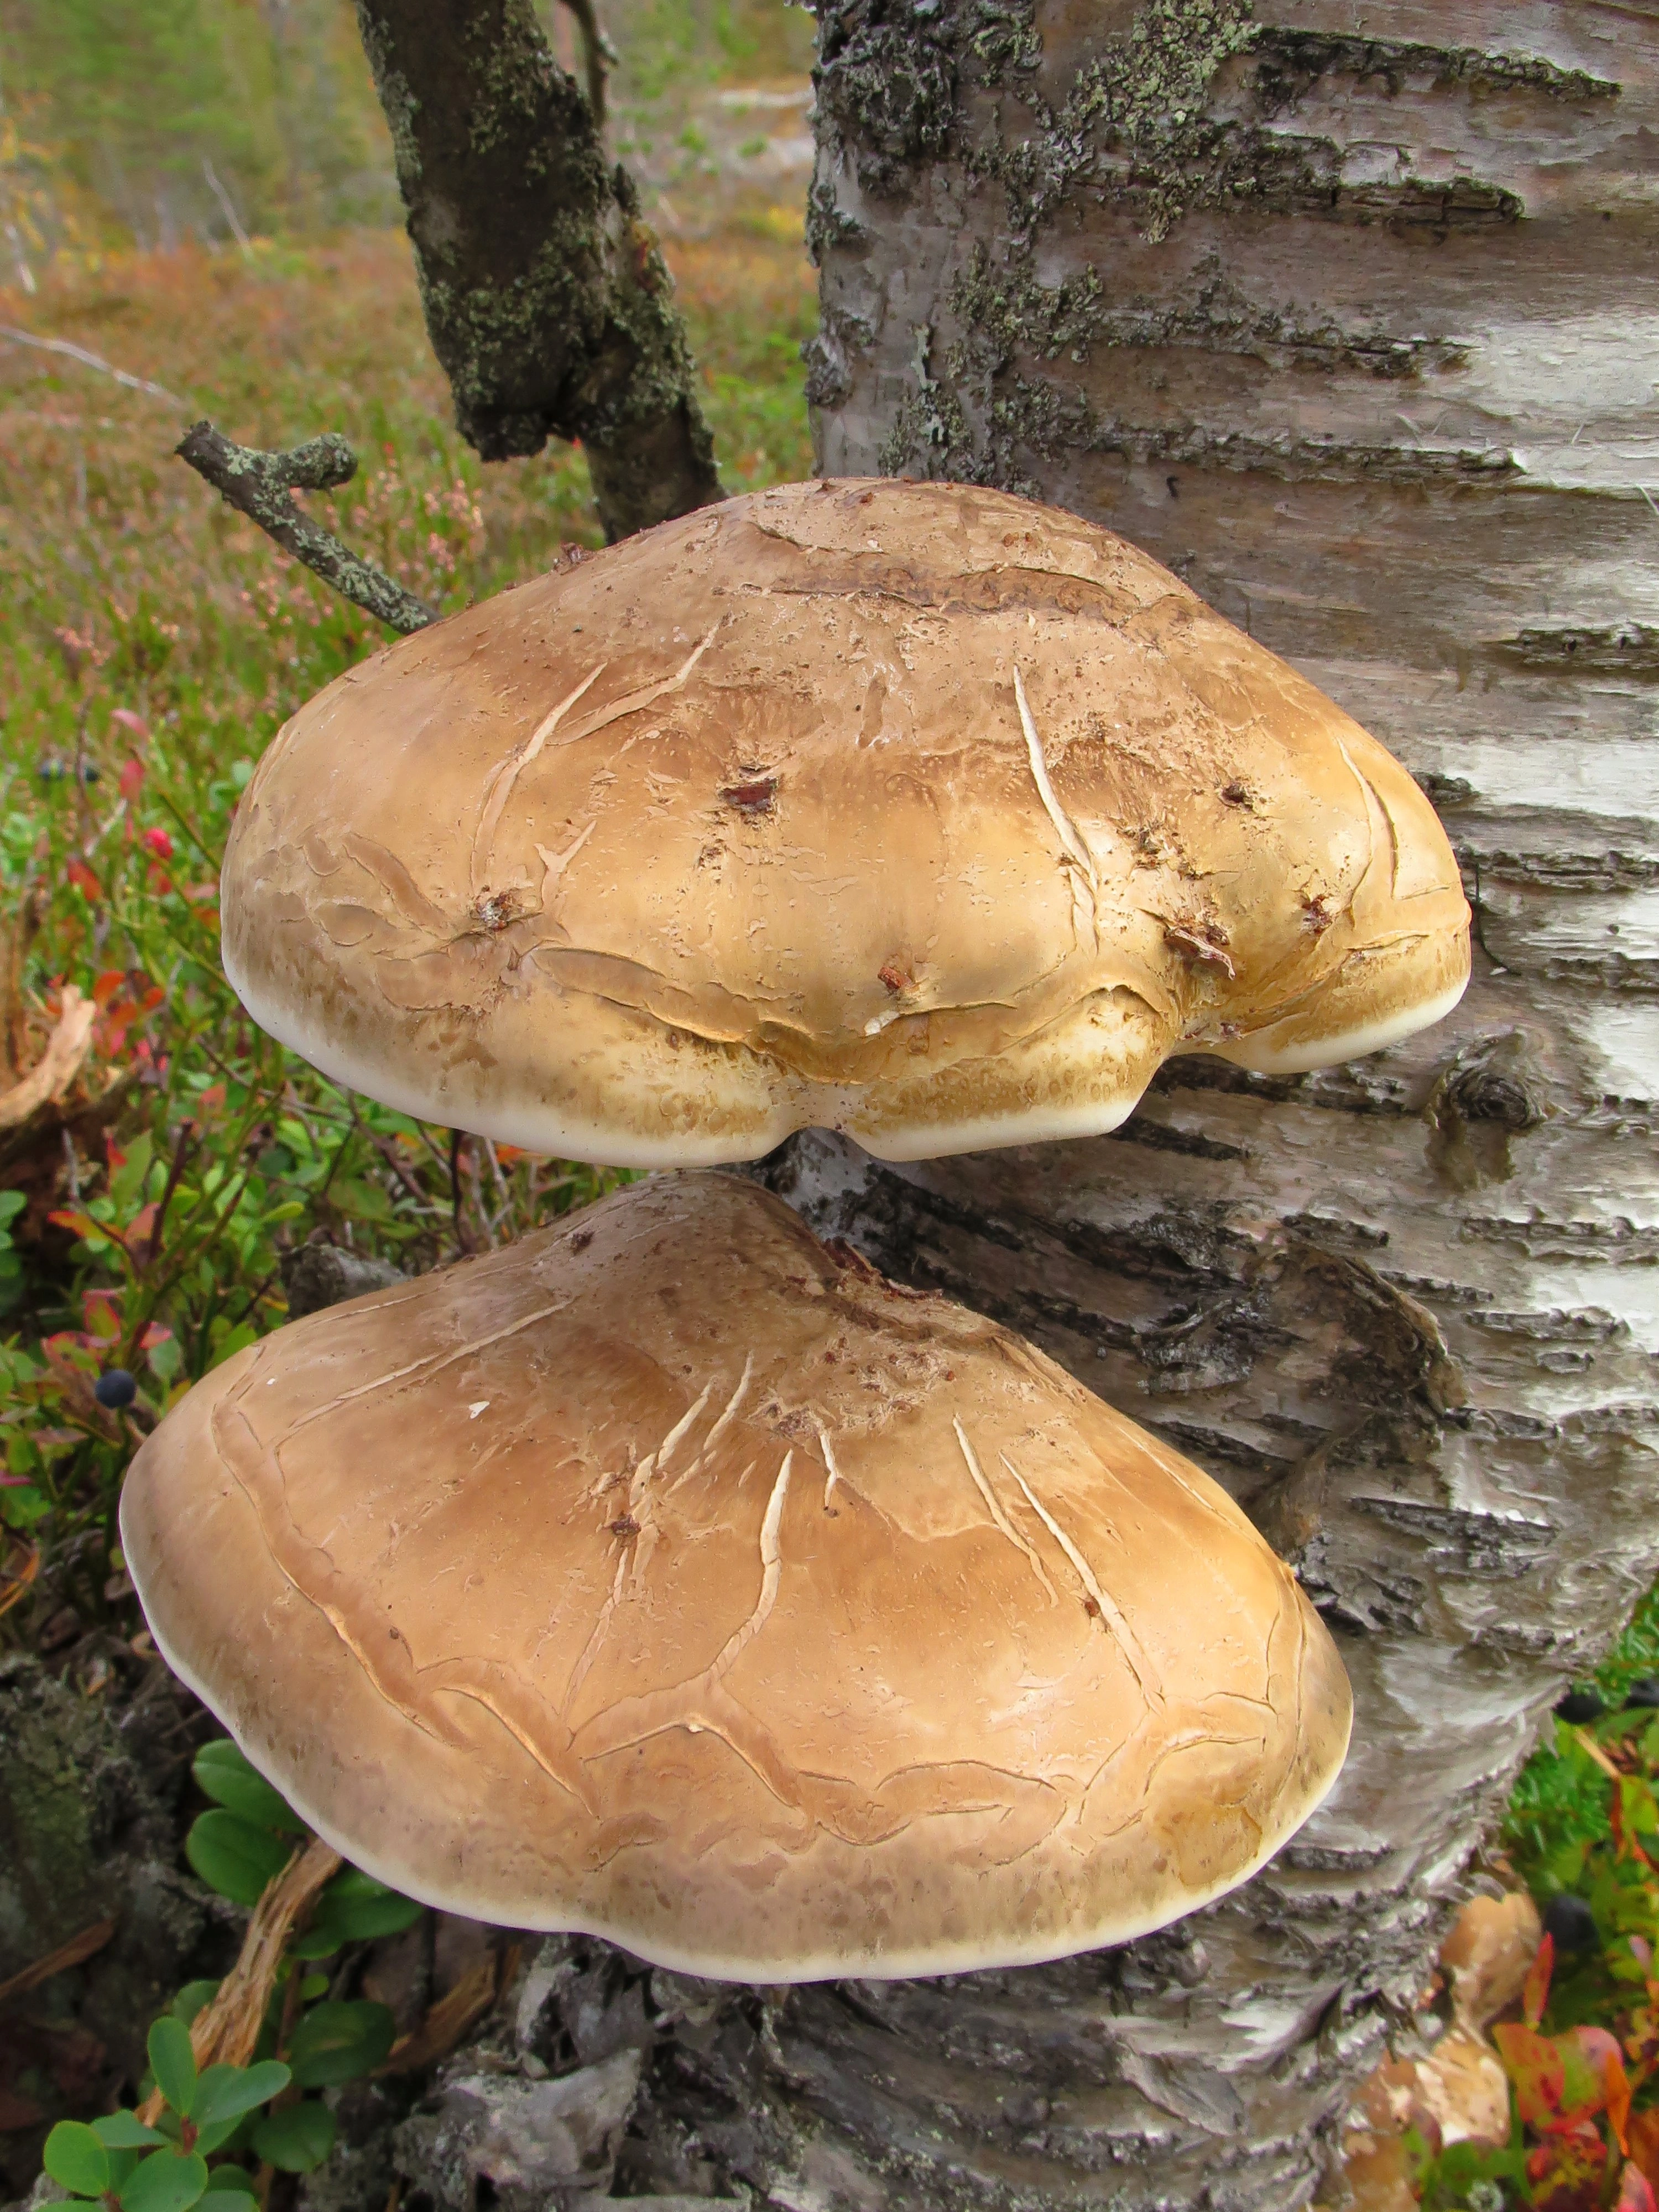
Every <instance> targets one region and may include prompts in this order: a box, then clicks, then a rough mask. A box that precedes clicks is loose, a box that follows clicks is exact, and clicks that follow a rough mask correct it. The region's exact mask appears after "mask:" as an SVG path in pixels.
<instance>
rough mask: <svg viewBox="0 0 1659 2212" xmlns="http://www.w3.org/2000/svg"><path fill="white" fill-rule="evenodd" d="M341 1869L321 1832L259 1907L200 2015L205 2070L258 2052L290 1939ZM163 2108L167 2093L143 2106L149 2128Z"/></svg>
mask: <svg viewBox="0 0 1659 2212" xmlns="http://www.w3.org/2000/svg"><path fill="white" fill-rule="evenodd" d="M339 1870H340V1854H339V1853H338V1851H337V1850H333V1849H332V1848H331V1846H330V1845H329V1844H325V1843H324V1842H323V1840H322V1838H320V1837H319V1836H313V1838H312V1839H311V1841H310V1842H309V1843H308V1844H307V1845H306V1846H305V1848H304V1850H300V1851H296V1852H295V1855H294V1857H292V1858H291V1859H290V1860H289V1863H288V1864H287V1865H286V1866H285V1867H284V1868H283V1871H282V1872H281V1874H279V1875H277V1876H276V1879H275V1881H271V1882H269V1883H268V1884H267V1885H266V1887H265V1893H264V1896H263V1897H262V1898H261V1899H259V1902H258V1904H257V1905H255V1906H254V1908H253V1914H252V1918H251V1919H250V1920H249V1922H248V1923H247V1934H246V1936H244V1937H243V1938H242V1949H241V1955H240V1957H239V1958H238V1960H237V1961H236V1964H235V1965H234V1966H233V1967H232V1968H231V1970H230V1972H228V1974H227V1975H226V1977H225V1978H224V1980H223V1981H222V1982H221V1983H220V1984H219V1993H218V1995H217V1996H216V1997H215V1998H214V2000H213V2002H212V2003H211V2004H210V2005H208V2006H205V2007H204V2009H203V2010H202V2011H200V2012H199V2013H197V2015H196V2018H195V2021H193V2022H192V2024H191V2031H190V2041H191V2050H192V2051H194V2052H195V2054H196V2064H197V2069H198V2070H200V2069H204V2068H206V2067H209V2066H246V2064H247V2063H248V2061H249V2060H250V2059H251V2058H252V2056H253V2046H254V2045H255V2044H256V2043H257V2042H258V2036H259V2029H260V2027H261V2025H262V2023H263V2022H264V2016H265V2008H266V2007H267V2006H268V2005H269V2004H270V1993H271V1991H272V1990H274V1989H275V1988H276V1976H277V1972H278V1971H279V1969H280V1968H281V1966H282V1963H283V1954H284V1953H285V1952H286V1950H287V1948H288V1939H289V1936H291V1935H292V1934H293V1933H294V1930H295V1928H296V1927H297V1926H298V1924H299V1923H300V1922H301V1920H302V1919H303V1918H304V1917H305V1916H306V1915H307V1913H308V1912H309V1911H310V1910H311V1908H312V1906H313V1905H314V1904H315V1903H316V1902H317V1899H318V1898H319V1896H320V1895H321V1893H322V1891H323V1889H324V1887H325V1884H327V1883H328V1882H330V1881H332V1879H333V1877H334V1876H335V1875H337V1873H338V1872H339ZM160 2111H161V2091H160V2090H159V2089H158V2090H157V2091H156V2092H155V2094H154V2095H153V2096H151V2097H149V2099H147V2100H146V2101H145V2102H144V2103H143V2105H141V2106H139V2108H138V2117H139V2118H140V2119H141V2120H143V2123H144V2124H145V2125H146V2126H147V2127H149V2126H154V2124H155V2117H156V2114H157V2113H158V2112H160Z"/></svg>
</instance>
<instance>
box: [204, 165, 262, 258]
mask: <svg viewBox="0 0 1659 2212" xmlns="http://www.w3.org/2000/svg"><path fill="white" fill-rule="evenodd" d="M202 174H203V175H204V177H205V178H206V179H207V183H208V190H209V191H210V192H211V193H212V195H213V197H214V198H215V199H216V200H217V201H218V203H219V207H220V211H221V212H222V215H223V216H224V218H225V221H226V222H228V224H229V225H230V230H231V235H232V237H233V238H234V240H236V243H237V245H238V246H240V248H241V249H242V258H243V259H244V260H246V261H252V258H253V241H252V239H251V238H250V237H249V236H248V234H247V233H246V231H245V230H244V229H243V228H242V218H241V217H240V216H239V215H238V214H237V212H236V204H235V202H234V200H233V199H232V198H231V197H230V194H229V193H228V191H226V190H225V188H224V186H223V185H222V184H221V182H220V181H219V172H218V171H217V170H216V168H215V167H214V166H213V164H212V162H211V161H209V159H208V157H207V155H205V154H204V155H203V156H202Z"/></svg>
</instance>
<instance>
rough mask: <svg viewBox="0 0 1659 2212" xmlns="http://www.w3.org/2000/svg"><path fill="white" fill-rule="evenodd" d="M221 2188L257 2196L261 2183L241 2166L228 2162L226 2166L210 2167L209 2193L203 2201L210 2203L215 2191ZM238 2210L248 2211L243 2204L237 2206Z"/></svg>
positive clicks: (241, 2211) (248, 2195)
mask: <svg viewBox="0 0 1659 2212" xmlns="http://www.w3.org/2000/svg"><path fill="white" fill-rule="evenodd" d="M219 2190H223V2191H227V2192H230V2191H234V2192H235V2193H237V2194H239V2195H241V2196H246V2197H257V2196H258V2193H259V2185H258V2182H257V2181H256V2180H255V2179H253V2176H252V2174H251V2173H248V2172H246V2171H245V2170H244V2169H243V2168H242V2167H241V2166H232V2165H229V2164H226V2165H224V2166H210V2167H209V2168H208V2193H207V2196H206V2197H204V2198H203V2200H202V2202H203V2203H204V2204H205V2203H210V2201H211V2199H212V2197H213V2196H214V2194H215V2192H216V2191H219ZM237 2212H246V2206H241V2207H239V2208H237Z"/></svg>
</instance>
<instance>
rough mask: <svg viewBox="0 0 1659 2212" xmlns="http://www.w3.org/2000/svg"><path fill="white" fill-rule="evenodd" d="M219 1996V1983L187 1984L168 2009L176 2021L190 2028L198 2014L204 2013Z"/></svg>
mask: <svg viewBox="0 0 1659 2212" xmlns="http://www.w3.org/2000/svg"><path fill="white" fill-rule="evenodd" d="M218 1994H219V1984H218V1983H217V1982H186V1983H185V1986H184V1987H183V1989H181V1990H179V1994H178V1996H176V1997H174V1999H173V2002H172V2004H171V2005H170V2006H169V2007H168V2008H167V2009H168V2010H169V2011H170V2012H171V2013H172V2015H173V2018H174V2020H181V2021H183V2022H184V2023H185V2027H190V2026H191V2023H192V2021H194V2020H195V2018H196V2015H197V2013H198V2012H204V2011H205V2010H206V2009H207V2008H208V2006H209V2005H210V2004H211V2003H212V2002H213V2000H214V1999H215V1997H216V1996H218Z"/></svg>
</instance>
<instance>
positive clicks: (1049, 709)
mask: <svg viewBox="0 0 1659 2212" xmlns="http://www.w3.org/2000/svg"><path fill="white" fill-rule="evenodd" d="M223 915H224V934H223V947H224V959H225V965H226V971H227V973H228V975H229V976H230V978H231V981H232V982H233V983H234V985H235V987H236V988H237V990H238V991H239V992H240V994H241V997H242V999H243V1000H244V1001H245V1003H246V1006H247V1007H248V1010H249V1011H250V1012H251V1013H252V1015H253V1017H254V1018H255V1019H256V1020H257V1021H258V1022H259V1023H260V1024H262V1025H263V1026H264V1028H265V1029H267V1030H270V1032H271V1033H272V1034H273V1035H274V1036H277V1037H280V1038H281V1039H282V1040H283V1042H285V1043H287V1044H289V1045H291V1046H292V1047H293V1048H295V1050H296V1051H298V1052H301V1053H302V1054H305V1056H306V1057H307V1059H308V1060H313V1061H314V1062H315V1063H316V1065H317V1066H319V1067H321V1068H323V1069H325V1071H326V1072H327V1073H329V1074H330V1075H331V1076H334V1077H335V1078H337V1079H338V1080H340V1081H342V1082H345V1083H348V1084H350V1085H355V1086H356V1088H358V1089H360V1090H362V1091H368V1093H370V1094H371V1095H372V1096H373V1097H377V1098H380V1099H382V1100H384V1101H386V1103H389V1104H392V1105H394V1106H398V1107H400V1108H403V1109H405V1110H406V1111H408V1112H410V1113H412V1114H416V1115H422V1116H423V1117H425V1118H426V1119H428V1120H432V1121H441V1122H443V1123H446V1124H447V1125H449V1126H452V1127H465V1128H468V1129H474V1130H477V1131H480V1132H482V1133H484V1134H487V1135H489V1136H493V1137H497V1138H502V1139H509V1140H510V1141H512V1142H513V1143H515V1144H520V1145H524V1146H529V1147H531V1148H532V1149H538V1150H542V1151H546V1152H556V1153H560V1154H563V1155H566V1156H568V1157H572V1158H581V1159H599V1160H605V1161H610V1162H613V1163H617V1164H624V1165H626V1164H632V1165H636V1166H664V1165H689V1164H699V1163H709V1162H716V1161H722V1160H736V1159H746V1158H757V1157H758V1156H759V1155H760V1154H762V1153H763V1152H767V1151H769V1149H770V1148H771V1147H772V1146H775V1145H776V1144H777V1143H778V1142H780V1141H781V1139H782V1138H784V1137H785V1136H787V1134H788V1133H789V1132H790V1131H791V1130H792V1129H796V1128H799V1127H805V1126H809V1125H815V1124H816V1125H820V1126H826V1127H836V1128H840V1129H844V1130H846V1131H848V1133H850V1134H851V1135H853V1136H854V1137H856V1138H857V1139H858V1140H859V1141H860V1144H862V1145H864V1146H866V1147H867V1148H868V1149H869V1150H870V1151H872V1152H875V1153H878V1154H879V1155H880V1156H882V1157H884V1158H893V1159H899V1158H922V1157H927V1156H931V1155H934V1154H938V1153H942V1152H963V1151H968V1150H971V1149H973V1148H975V1147H977V1146H993V1145H1002V1144H1013V1143H1017V1142H1023V1141H1027V1140H1030V1139H1044V1138H1051V1137H1062V1136H1083V1135H1089V1134H1093V1133H1099V1132H1101V1131H1103V1130H1106V1129H1110V1128H1113V1127H1115V1126H1116V1125H1117V1123H1118V1122H1120V1121H1121V1120H1122V1119H1123V1118H1124V1116H1125V1115H1127V1113H1128V1112H1129V1111H1130V1109H1132V1107H1133V1104H1134V1103H1135V1101H1136V1100H1137V1099H1138V1098H1139V1096H1140V1094H1141V1092H1142V1091H1144V1090H1145V1088H1146V1085H1147V1083H1148V1082H1149V1080H1150V1079H1151V1078H1152V1074H1153V1073H1155V1071H1156V1070H1157V1068H1158V1065H1159V1063H1160V1062H1161V1061H1162V1060H1164V1059H1165V1058H1166V1057H1167V1056H1168V1055H1169V1054H1171V1053H1173V1052H1177V1051H1204V1050H1213V1051H1218V1052H1220V1053H1222V1054H1224V1055H1225V1057H1227V1058H1229V1059H1231V1060H1237V1061H1239V1062H1241V1063H1243V1065H1245V1066H1249V1067H1253V1068H1257V1069H1261V1070H1264V1071H1278V1072H1285V1071H1293V1070H1297V1069H1304V1068H1310V1067H1315V1066H1326V1065H1328V1064H1330V1063H1332V1062H1334V1061H1337V1060H1346V1059H1351V1058H1352V1057H1354V1056H1355V1055H1356V1054H1361V1053H1365V1052H1370V1051H1372V1050H1374V1049H1376V1048H1377V1047H1378V1046H1380V1045H1383V1044H1386V1043H1389V1042H1391V1041H1392V1040H1394V1039H1395V1038H1397V1037H1400V1036H1404V1035H1405V1034H1407V1032H1408V1031H1409V1030H1413V1029H1416V1028H1419V1027H1420V1026H1422V1025H1423V1024H1425V1023H1427V1022H1430V1021H1432V1020H1434V1019H1436V1018H1437V1017H1438V1016H1439V1015H1440V1014H1442V1013H1444V1012H1446V1011H1447V1010H1448V1009H1449V1007H1450V1006H1452V1005H1453V1004H1454V1003H1455V1000H1456V999H1457V997H1458V995H1459V994H1460V993H1461V992H1462V988H1463V985H1464V982H1465V981H1466V980H1467V977H1468V908H1467V907H1466V905H1465V903H1464V899H1463V893H1462V885H1461V883H1460V880H1459V876H1458V871H1457V867H1456V864H1455V860H1454V859H1453V856H1452V853H1451V849H1450V847H1449V845H1448V843H1447V841H1446V838H1445V835H1444V833H1443V830H1442V829H1441V827H1440V824H1439V823H1438V821H1437V819H1436V817H1435V814H1434V811H1433V810H1432V808H1431V806H1430V805H1429V802H1428V800H1427V799H1425V797H1424V795H1423V793H1421V792H1420V791H1419V789H1418V787H1417V786H1416V785H1415V784H1414V783H1413V781H1412V780H1411V778H1410V777H1409V776H1408V775H1407V774H1406V772H1405V771H1404V769H1401V766H1400V765H1399V763H1398V762H1396V761H1395V760H1394V759H1393V758H1392V757H1390V755H1389V754H1388V753H1387V752H1385V751H1384V750H1383V747H1382V746H1381V745H1379V744H1377V743H1376V740H1375V739H1374V738H1370V737H1368V736H1367V735H1366V734H1365V732H1364V731H1363V730H1362V729H1361V728H1360V727H1359V726H1358V724H1357V723H1355V722H1354V721H1353V720H1351V719H1350V717H1349V716H1348V715H1346V714H1343V713H1342V712H1341V710H1340V708H1337V707H1334V705H1333V704H1332V703H1331V702H1330V701H1329V700H1328V699H1326V698H1324V697H1323V696H1322V695H1321V694H1320V693H1319V692H1318V691H1316V690H1315V689H1314V687H1313V686H1312V684H1309V683H1308V682H1307V681H1306V679H1305V678H1303V677H1301V676H1298V675H1297V673H1296V671H1294V670H1293V669H1291V668H1289V667H1287V666H1286V665H1285V663H1284V662H1283V661H1281V660H1279V659H1275V658H1274V656H1273V654H1272V653H1267V652H1266V651H1265V650H1264V649H1263V648H1262V647H1260V646H1258V645H1255V644H1254V643H1252V641H1250V640H1249V638H1248V637H1245V636H1244V635H1242V634H1241V633H1240V632H1239V631H1238V630H1237V629H1234V628H1233V627H1232V625H1231V623H1226V622H1224V621H1223V620H1222V619H1221V617H1219V616H1218V615H1217V614H1215V613H1213V612H1212V611H1211V610H1210V609H1209V608H1208V607H1206V605H1204V604H1203V602H1202V601H1201V600H1200V599H1197V598H1195V597H1194V594H1193V593H1192V592H1190V591H1188V589H1187V587H1186V586H1185V585H1183V584H1182V583H1180V582H1179V581H1177V580H1176V578H1175V577H1174V576H1172V575H1170V574H1169V573H1168V572H1167V571H1166V570H1165V569H1164V568H1160V567H1159V566H1158V563H1157V562H1155V561H1152V560H1151V559H1150V558H1149V557H1148V556H1146V554H1144V553H1141V552H1139V551H1137V550H1136V549H1135V548H1134V547H1133V546H1132V545H1129V544H1125V543H1124V541H1123V540H1122V539H1121V538H1115V537H1113V536H1112V535H1111V533H1110V532H1108V531H1104V530H1100V529H1097V528H1095V527H1093V526H1091V525H1090V524H1087V523H1085V522H1081V521H1079V520H1077V519H1076V518H1075V517H1074V516H1072V515H1069V514H1066V513H1060V512H1059V511H1057V510H1055V509H1052V508H1048V507H1037V506H1035V505H1033V504H1031V503H1030V501H1024V500H1019V499H1015V498H1012V497H1011V496H1010V495H1007V494H1006V493H1003V492H994V491H987V490H984V489H979V488H977V487H975V486H971V485H962V484H945V483H929V484H920V483H910V484H906V483H889V482H877V483H833V484H828V485H819V484H812V485H786V486H784V487H782V488H781V489H776V490H772V491H766V492H757V493H754V494H751V495H748V496H746V497H744V498H740V499H732V500H728V501H726V502H725V503H724V504H723V505H721V506H719V507H706V508H703V509H702V510H700V511H699V512H698V513H696V514H691V515H688V516H686V517H685V518H684V520H680V521H678V522H670V523H665V524H663V525H662V526H660V527H659V528H658V529H655V530H652V531H647V532H644V533H643V534H642V535H641V536H640V537H637V538H629V539H627V540H625V541H624V542H623V544H618V545H614V546H611V547H610V548H608V549H607V550H605V551H604V552H602V553H599V554H597V555H595V556H594V557H593V558H592V560H590V561H586V562H583V563H582V564H581V565H580V568H560V569H557V570H556V571H555V572H554V573H552V574H550V575H546V576H543V577H539V578H537V579H535V580H532V582H529V583H526V584H523V585H520V586H518V587H517V588H515V589H514V590H513V591H512V592H505V593H503V594H502V595H501V597H499V598H497V599H493V600H490V601H489V602H487V603H486V604H485V605H482V606H478V607H474V608H472V609H470V610H469V611H467V612H466V613H465V614H459V615H456V616H454V617H452V618H451V619H450V620H448V621H447V622H444V623H437V624H435V625H434V626H433V627H432V628H431V629H425V630H422V631H421V632H419V633H418V634H417V635H415V636H413V637H410V638H407V639H405V640H404V641H403V642H402V643H400V644H398V645H397V646H395V647H392V648H391V649H390V650H389V651H388V652H386V653H382V654H381V655H380V656H379V657H378V658H377V659H374V660H373V661H370V662H368V663H367V664H365V665H363V666H362V667H360V668H356V669H353V670H352V671H350V672H349V674H347V675H345V676H343V677H342V678H339V679H338V681H337V682H336V683H334V684H331V685H330V686H329V688H328V689H327V690H325V691H324V692H322V693H321V694H320V695H319V696H318V697H317V698H315V699H313V700H312V701H311V702H310V703H309V704H308V705H307V706H306V707H304V708H301V711H300V713H299V714H297V715H296V716H295V718H294V720H292V721H291V722H290V723H289V725H288V726H287V728H286V729H285V730H284V731H283V732H282V734H281V735H280V736H279V737H278V738H277V739H276V743H275V744H273V745H272V747H271V749H270V752H269V753H268V754H267V756H266V757H265V759H264V763H262V765H261V766H260V769H259V770H258V774H257V775H256V776H255V778H254V780H253V782H252V785H251V786H250V787H249V790H248V792H247V794H246V797H245V799H243V801H242V804H241V805H240V808H239V810H238V812H237V817H236V823H235V827H234V832H233V835H232V837H231V841H230V845H229V849H228V854H227V858H226V862H225V872H224V895H223ZM895 971H902V972H903V973H904V974H905V975H908V976H909V977H910V978H912V979H913V980H912V987H910V988H909V989H908V990H907V991H906V992H905V993H904V994H903V997H902V1003H898V1004H896V1003H895V1002H894V999H893V996H892V994H891V992H890V988H889V987H888V986H887V983H886V980H885V979H886V977H887V976H888V975H890V973H892V972H895Z"/></svg>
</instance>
